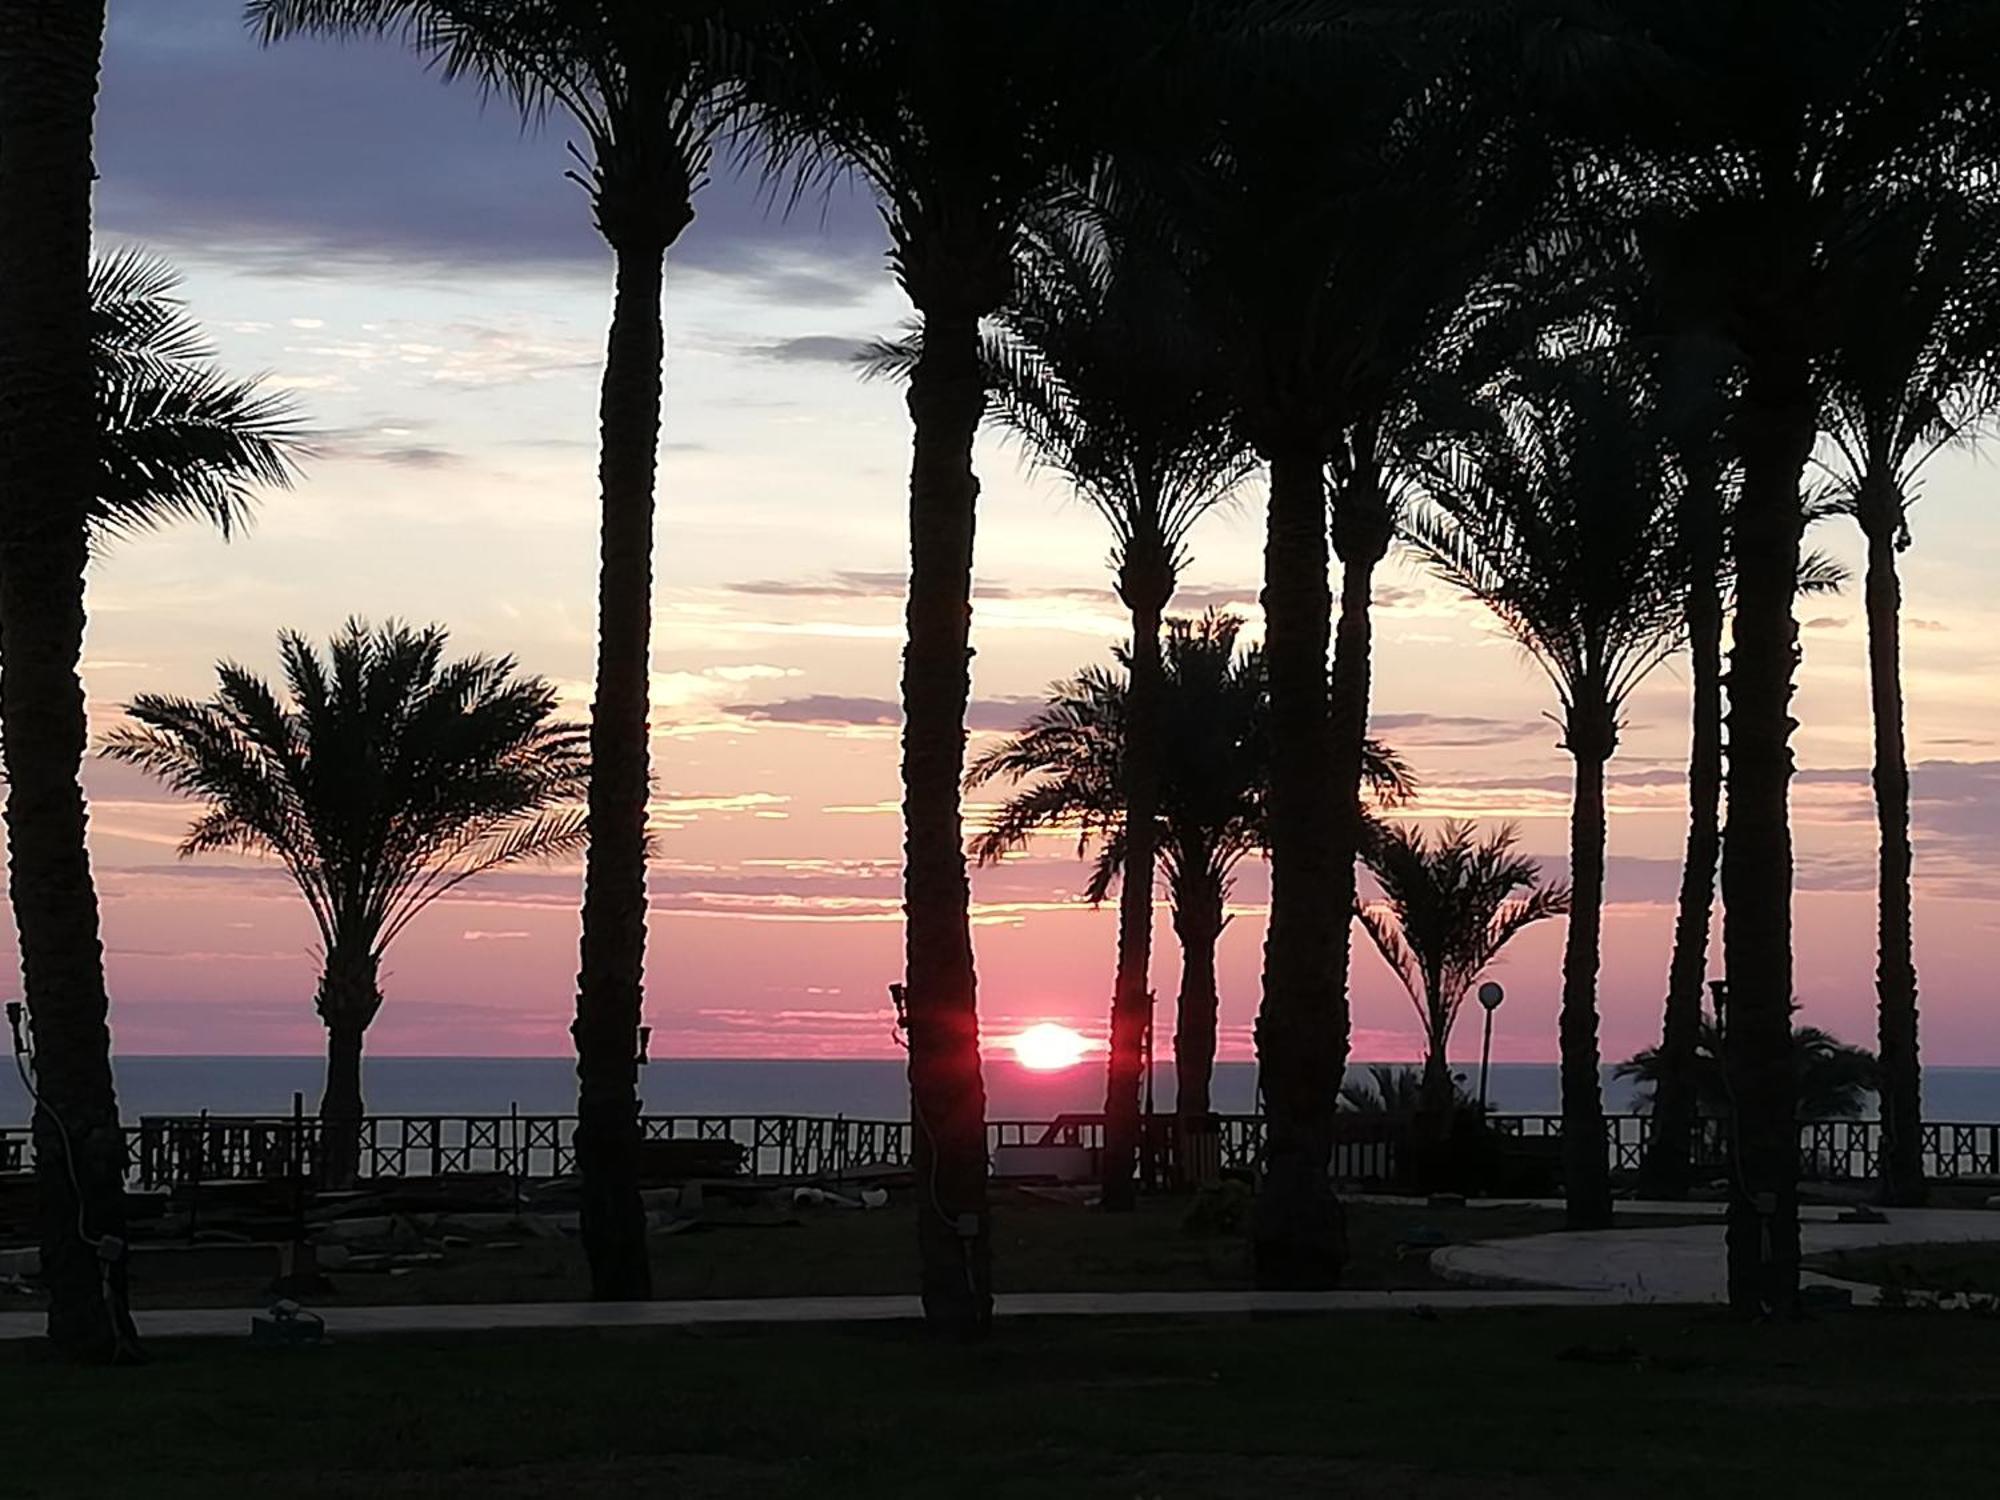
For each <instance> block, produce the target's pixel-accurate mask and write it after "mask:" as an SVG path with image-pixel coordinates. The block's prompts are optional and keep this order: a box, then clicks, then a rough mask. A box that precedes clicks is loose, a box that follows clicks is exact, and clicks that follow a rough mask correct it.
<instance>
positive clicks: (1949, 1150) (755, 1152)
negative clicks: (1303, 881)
mask: <svg viewBox="0 0 2000 1500" xmlns="http://www.w3.org/2000/svg"><path fill="white" fill-rule="evenodd" d="M1489 1118H1490V1121H1491V1124H1492V1127H1493V1129H1494V1130H1495V1131H1496V1132H1498V1133H1499V1134H1500V1135H1502V1136H1503V1137H1504V1138H1506V1139H1508V1140H1510V1141H1512V1142H1514V1143H1515V1144H1516V1146H1517V1147H1519V1148H1521V1149H1525V1150H1530V1151H1532V1150H1535V1149H1538V1147H1537V1146H1536V1143H1537V1142H1546V1143H1548V1144H1549V1146H1551V1147H1552V1146H1553V1143H1554V1142H1555V1141H1556V1140H1558V1139H1560V1137H1561V1135H1562V1117H1561V1116H1560V1115H1554V1114H1537V1115H1521V1114H1515V1115H1499V1114H1496V1115H1493V1116H1490V1117H1489ZM1605 1123H1606V1134H1607V1140H1606V1150H1607V1151H1608V1152H1609V1153H1610V1157H1611V1167H1612V1170H1613V1171H1615V1172H1621V1173H1629V1172H1632V1171H1635V1170H1637V1168H1638V1167H1639V1165H1640V1162H1641V1161H1642V1159H1643V1158H1644V1155H1645V1150H1646V1143H1647V1140H1648V1137H1649V1135H1650V1133H1651V1128H1652V1120H1651V1118H1650V1117H1649V1116H1646V1115H1613V1116H1610V1117H1609V1118H1608V1119H1607V1120H1606V1122H1605ZM642 1125H643V1128H644V1136H645V1139H646V1140H647V1141H648V1142H714V1143H717V1144H718V1145H722V1143H733V1145H734V1146H735V1147H736V1148H738V1149H737V1151H736V1152H734V1153H727V1154H730V1155H733V1156H734V1157H735V1158H736V1159H737V1160H738V1161H739V1162H740V1165H741V1170H742V1171H744V1172H747V1173H749V1174H752V1175H755V1176H759V1177H770V1178H786V1177H793V1178H827V1177H832V1178H839V1177H847V1176H855V1175H863V1174H865V1173H867V1172H868V1171H869V1170H871V1169H877V1168H896V1167H903V1166H907V1165H908V1164H909V1161H910V1139H911V1138H910V1124H909V1122H908V1121H907V1120H852V1119H848V1118H846V1117H844V1116H802V1115H651V1116H647V1117H646V1118H645V1119H644V1120H643V1121H642ZM1406 1129H1407V1126H1406V1122H1403V1121H1399V1120H1397V1119H1395V1118H1394V1117H1391V1116H1386V1115H1361V1114H1347V1115H1342V1116H1340V1117H1339V1124H1338V1132H1337V1136H1336V1141H1335V1146H1334V1174H1335V1176H1337V1177H1339V1178H1340V1179H1341V1180H1343V1181H1346V1182H1353V1183H1363V1184H1379V1183H1386V1182H1390V1181H1393V1180H1394V1179H1395V1177H1396V1175H1397V1165H1398V1157H1399V1151H1400V1149H1401V1148H1402V1146H1403V1143H1404V1141H1405V1139H1406ZM575 1130H576V1120H575V1117H574V1116H571V1115H524V1114H521V1113H519V1112H517V1111H510V1112H509V1113H507V1114H504V1115H499V1114H495V1115H375V1116H371V1117H369V1118H368V1119H367V1120H365V1121H364V1122H363V1123H362V1126H361V1139H360V1157H359V1160H360V1169H361V1170H360V1175H361V1176H362V1177H363V1178H388V1179H394V1178H417V1177H453V1176H470V1175H495V1176H502V1177H507V1178H511V1179H514V1180H516V1181H536V1180H547V1179H551V1178H557V1177H563V1176H567V1175H568V1174H570V1173H571V1172H573V1171H574V1170H575V1169H576V1151H575V1146H574V1144H573V1139H572V1138H573V1136H574V1134H575ZM1215 1134H1216V1153H1215V1155H1216V1160H1217V1162H1218V1164H1219V1165H1220V1166H1221V1167H1222V1168H1224V1169H1241V1168H1249V1167H1253V1166H1255V1164H1256V1162H1257V1158H1258V1156H1259V1154H1260V1152H1261V1151H1262V1149H1263V1140H1264V1121H1263V1119H1262V1117H1261V1116H1257V1115H1221V1116H1217V1117H1216V1119H1215ZM986 1135H987V1144H988V1147H989V1148H999V1147H1003V1146H1071V1147H1082V1148H1085V1149H1087V1150H1096V1149H1099V1148H1101V1147H1102V1145H1103V1142H1104V1121H1103V1117H1102V1116H1101V1115H1087V1114H1074V1115H1062V1116H1059V1117H1057V1118H1056V1119H1055V1120H1053V1121H1048V1120H1032V1121H1031V1120H996V1121H991V1122H989V1123H988V1125H987V1127H986ZM1149 1140H1150V1142H1151V1148H1150V1149H1152V1150H1153V1151H1154V1152H1155V1153H1156V1156H1155V1160H1156V1161H1157V1162H1164V1163H1167V1164H1168V1165H1169V1166H1170V1164H1171V1157H1172V1154H1173V1152H1174V1150H1175V1149H1177V1133H1176V1131H1175V1129H1174V1122H1173V1119H1172V1117H1171V1116H1164V1115H1163V1116H1158V1117H1156V1118H1155V1119H1154V1121H1153V1123H1152V1126H1151V1129H1150V1130H1149ZM1881 1142H1882V1126H1881V1122H1880V1121H1877V1120H1813V1121H1807V1122H1803V1123H1801V1125H1800V1126H1799V1162H1800V1169H1801V1172H1802V1175H1803V1176H1805V1177H1806V1178H1807V1179H1809V1180H1817V1181H1822V1182H1859V1181H1866V1180H1868V1179H1870V1178H1872V1177H1874V1176H1875V1175H1876V1172H1877V1170H1878V1163H1879V1160H1880V1153H1881ZM127 1145H128V1149H129V1151H130V1154H131V1171H132V1180H133V1183H134V1185H135V1186H137V1187H142V1188H156V1187H165V1186H170V1185H172V1184H175V1183H185V1182H216V1181H267V1182H268V1181H281V1180H285V1179H288V1178H295V1177H296V1178H305V1179H312V1178H314V1177H316V1176H317V1175H318V1169H319V1162H320V1129H319V1122H318V1121H317V1120H314V1119H312V1118H310V1117H303V1116H291V1115H276V1116H270V1115H185V1116H148V1117H146V1118H144V1119H142V1120H140V1122H139V1124H138V1126H137V1127H136V1128H135V1129H133V1130H132V1131H130V1132H129V1133H128V1135H127ZM724 1150H725V1152H727V1148H726V1147H724ZM1923 1150H1924V1170H1925V1171H1926V1173H1927V1174H1928V1175H1929V1176H1931V1177H1933V1178H1935V1179H1939V1180H1946V1181H1949V1180H1952V1179H1963V1178H1984V1177H1995V1178H2000V1124H1986V1123H1965V1124H1961V1123H1953V1122H1939V1123H1933V1124H1927V1125H1925V1126H1924V1138H1923ZM1696 1159H1697V1162H1698V1164H1699V1166H1700V1167H1701V1169H1702V1170H1704V1171H1706V1172H1709V1173H1712V1174H1715V1175H1718V1176H1719V1175H1722V1174H1723V1173H1726V1171H1727V1170H1728V1138H1727V1136H1726V1134H1725V1133H1724V1131H1723V1130H1722V1128H1721V1125H1720V1124H1719V1122H1716V1121H1713V1120H1710V1121H1705V1122H1703V1125H1702V1129H1701V1132H1700V1135H1699V1139H1698V1145H1697V1150H1696ZM33 1160H34V1149H33V1143H32V1141H31V1139H30V1135H29V1131H28V1129H27V1127H25V1126H8V1127H4V1128H0V1173H8V1172H21V1171H25V1170H28V1169H29V1168H30V1167H31V1166H32V1164H33ZM1168 1175H1171V1173H1170V1172H1169V1174H1168Z"/></svg>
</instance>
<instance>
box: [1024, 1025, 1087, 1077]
mask: <svg viewBox="0 0 2000 1500" xmlns="http://www.w3.org/2000/svg"><path fill="white" fill-rule="evenodd" d="M1012 1046H1013V1048H1014V1058H1015V1060H1016V1061H1017V1062H1019V1063H1020V1065H1021V1066H1022V1067H1024V1068H1033V1069H1034V1070H1035V1071H1036V1072H1038V1073H1051V1072H1054V1071H1055V1070H1057V1069H1058V1068H1070V1067H1074V1066H1076V1064H1078V1063H1080V1062H1082V1061H1083V1058H1084V1054H1085V1053H1087V1052H1089V1051H1090V1050H1091V1041H1090V1038H1089V1037H1087V1036H1084V1035H1083V1034H1082V1033H1081V1032H1078V1031H1072V1030H1070V1028H1069V1027H1067V1026H1058V1025H1057V1024H1056V1023H1055V1022H1054V1021H1043V1022H1042V1023H1041V1024H1040V1025H1037V1026H1030V1027H1029V1028H1028V1029H1027V1030H1026V1031H1024V1032H1022V1033H1021V1034H1020V1035H1019V1036H1017V1037H1015V1038H1014V1039H1013V1042H1012Z"/></svg>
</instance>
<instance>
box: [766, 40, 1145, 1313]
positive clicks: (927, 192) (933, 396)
mask: <svg viewBox="0 0 2000 1500" xmlns="http://www.w3.org/2000/svg"><path fill="white" fill-rule="evenodd" d="M1120 22H1123V23H1124V24H1122V25H1121V24H1119V23H1120ZM1149 24H1154V23H1153V22H1151V21H1150V20H1149V19H1148V18H1147V16H1146V12H1145V8H1144V7H1140V6H1126V5H1122V4H1120V5H1113V4H1100V5H1093V6H1076V5H1071V4H1066V3H1064V0H996V3H991V4H986V5H980V6H974V7H964V6H952V7H940V6H937V5H935V4H932V3H930V0H796V3H794V4H793V5H791V6H790V7H789V8H786V13H785V14H784V15H783V17H782V22H781V25H780V27H779V40H778V42H777V43H775V44H774V45H773V46H772V47H770V48H769V49H767V50H768V51H769V52H771V53H772V54H773V55H777V54H779V53H782V54H783V55H784V57H785V58H786V60H787V65H785V66H775V67H772V68H769V69H767V70H764V71H762V72H759V73H758V74H756V75H755V76H754V77H753V79H752V81H751V86H750V98H749V106H750V110H751V114H752V116H753V118H754V120H755V122H756V125H757V127H758V131H759V134H760V136H761V139H762V141H763V145H764V150H765V154H766V158H767V161H768V170H769V171H770V172H771V173H772V174H773V175H774V176H775V177H780V178H789V179H790V180H792V181H793V182H794V184H795V191H804V190H805V189H807V188H808V187H809V186H811V185H812V184H815V183H818V182H823V181H825V180H827V179H829V178H830V177H831V176H833V175H837V174H848V173H851V174H853V175H856V176H859V177H860V178H861V179H862V180H863V181H865V182H866V184H867V185H868V187H869V188H870V189H871V190H872V191H873V193H874V194H875V197H876V198H877V200H878V202H879V203H880V205H881V210H882V215H883V220H884V222H885V224H886V225H887V228H888V232H889V239H890V246H891V248H890V253H889V260H890V265H891V267H892V268H893V270H894V271H895V274H896V278H897V280H898V281H899V283H900V284H901V286H902V288H903V291H904V293H905V294H906V295H907V296H908V297H909V299H910V303H911V305H912V307H914V309H915V310H916V314H917V318H918V320H919V325H920V326H919V333H918V338H919V343H920V352H919V353H918V355H917V357H916V358H915V360H914V362H913V363H912V365H911V368H910V371H909V395H908V404H909V410H910V420H911V433H912V456H911V467H910V501H909V503H910V585H909V601H908V606H907V627H908V634H907V642H906V646H905V651H904V659H903V685H902V695H903V824H904V845H903V847H904V897H905V899H904V910H905V929H904V943H905V965H906V967H905V983H904V986H903V995H904V1004H905V1006H906V1013H907V1018H908V1038H909V1052H910V1065H909V1071H910V1101H911V1111H912V1114H913V1117H914V1118H915V1120H916V1122H917V1126H918V1129H917V1131H916V1148H915V1150H916V1159H915V1162H914V1168H915V1170H916V1172H917V1174H918V1176H919V1178H920V1179H922V1180H923V1181H925V1182H926V1183H928V1184H929V1189H928V1191H927V1192H926V1193H925V1194H924V1195H923V1199H922V1203H921V1205H920V1211H919V1213H918V1247H919V1250H920V1253H921V1258H922V1265H923V1299H924V1309H925V1316H926V1317H927V1318H928V1319H929V1320H930V1321H931V1322H932V1324H933V1326H936V1327H939V1328H942V1329H950V1330H954V1331H957V1332H959V1333H960V1334H963V1335H967V1336H977V1335H978V1334H980V1333H983V1332H984V1331H985V1330H986V1329H987V1327H988V1326H989V1325H990V1321H991V1317H992V1291H991V1280H992V1277H991V1259H992V1238H991V1222H990V1217H989V1215H988V1212H987V1201H986V1132H985V1113H986V1093H985V1085H984V1083H983V1081H982V1079H981V1076H980V1067H979V1019H978V1001H977V990H976V981H975V977H974V973H973V961H972V937H971V925H970V918H969V891H968V886H967V882H966V872H965V851H964V848H963V846H962V844H961V825H960V816H959V781H960V774H961V772H962V770H963V765H964V754H965V707H966V700H967V698H968V696H969V693H970V686H971V684H970V666H969V663H970V626H971V612H972V606H971V599H972V544H973V523H974V519H975V512H976V509H977V503H978V497H979V480H978V477H977V476H976V475H975V474H974V472H973V467H972V444H973V437H974V434H975V433H976V432H977V430H978V428H979V423H980V419H981V417H982V415H983V414H984V411H985V407H986V396H987V375H986V369H985V367H984V365H983V364H982V361H981V343H980V332H979V325H980V320H981V319H982V318H985V317H988V316H991V315H992V314H994V313H995V312H997V311H998V310H999V309H1000V308H1002V307H1003V306H1005V305H1006V303H1007V302H1008V300H1009V298H1010V296H1011V295H1012V294H1013V292H1014V289H1015V286H1016V277H1015V261H1016V257H1017V255H1018V253H1019V251H1020V249H1021V247H1022V244H1023V241H1024V238H1025V236H1026V233H1027V230H1028V227H1029V225H1030V224H1031V223H1032V222H1034V221H1036V220H1037V218H1038V217H1039V216H1040V215H1041V214H1042V213H1044V212H1045V211H1046V210H1047V209H1048V207H1049V206H1050V205H1051V204H1052V203H1053V202H1054V201H1055V200H1056V198H1057V197H1058V196H1059V195H1060V193H1061V192H1062V191H1063V189H1064V185H1065V183H1066V182H1067V181H1068V180H1069V179H1070V178H1071V177H1072V176H1073V175H1074V174H1075V172H1076V171H1077V170H1078V169H1080V168H1081V167H1082V166H1083V165H1084V164H1086V163H1087V162H1088V161H1089V159H1090V157H1091V155H1092V154H1093V151H1094V149H1095V147H1096V145H1097V144H1098V142H1099V140H1100V136H1099V133H1098V132H1099V130H1100V128H1101V127H1102V125H1103V123H1104V122H1105V121H1107V120H1115V119H1117V118H1118V96H1119V94H1120V93H1121V87H1120V82H1121V80H1122V79H1124V78H1126V77H1127V76H1128V73H1129V70H1130V69H1132V68H1133V66H1134V62H1135V57H1136V56H1137V55H1138V54H1142V53H1143V51H1144V46H1143V44H1142V42H1141V41H1140V40H1139V38H1141V37H1142V36H1143V34H1144V33H1143V29H1142V28H1143V27H1144V26H1146V25H1149Z"/></svg>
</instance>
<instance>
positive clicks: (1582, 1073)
mask: <svg viewBox="0 0 2000 1500" xmlns="http://www.w3.org/2000/svg"><path fill="white" fill-rule="evenodd" d="M1601 720H1602V721H1601V722H1598V723H1593V724H1580V723H1578V722H1577V715H1576V714H1572V715H1571V723H1570V726H1569V735H1568V739H1569V749H1570V753H1571V755H1572V756H1574V757H1575V760H1576V800H1575V803H1574V804H1573V806H1572V807H1571V809H1570V820H1569V875H1570V890H1571V897H1570V912H1569V932H1568V934H1567V937H1566V940H1565V942H1564V944H1563V991H1562V1016H1561V1019H1560V1021H1559V1022H1558V1026H1557V1031H1558V1035H1559V1037H1560V1046H1561V1052H1562V1119H1563V1125H1562V1134H1563V1199H1564V1206H1565V1209H1566V1213H1565V1220H1566V1222H1567V1224H1568V1227H1569V1228H1571V1229H1609V1228H1610V1227H1611V1168H1610V1163H1609V1162H1608V1161H1607V1159H1606V1154H1605V1152H1606V1147H1605V1139H1604V1095H1603V1086H1602V1083H1601V1081H1600V1075H1599V1071H1598V1053H1597V967H1598V959H1599V950H1600V948H1601V945H1602V942H1603V926H1604V838H1605V831H1604V764H1605V761H1606V760H1607V759H1608V757H1609V755H1610V746H1611V743H1612V742H1613V738H1614V733H1613V730H1612V724H1611V714H1610V711H1609V709H1608V708H1607V709H1605V710H1603V711H1602V715H1601Z"/></svg>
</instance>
